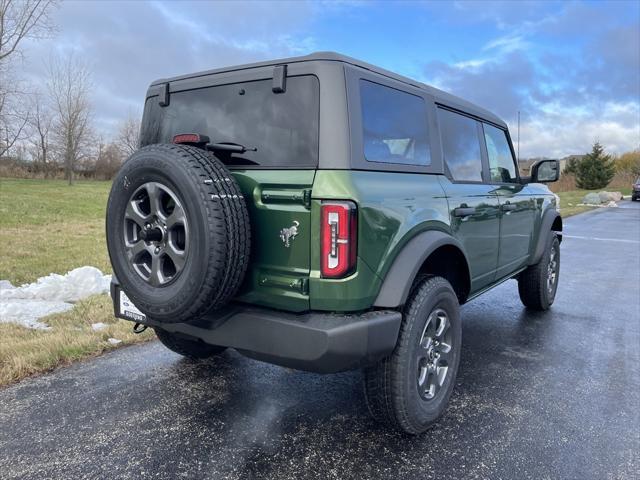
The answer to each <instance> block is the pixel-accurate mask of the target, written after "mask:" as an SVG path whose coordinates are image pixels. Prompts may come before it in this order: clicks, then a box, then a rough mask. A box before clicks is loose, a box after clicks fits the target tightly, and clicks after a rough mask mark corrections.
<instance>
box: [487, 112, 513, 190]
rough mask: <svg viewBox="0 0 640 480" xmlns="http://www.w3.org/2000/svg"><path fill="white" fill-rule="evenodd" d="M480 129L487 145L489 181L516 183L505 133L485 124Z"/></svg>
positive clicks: (511, 156)
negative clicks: (482, 130)
mask: <svg viewBox="0 0 640 480" xmlns="http://www.w3.org/2000/svg"><path fill="white" fill-rule="evenodd" d="M482 128H483V129H484V140H485V143H486V144H487V155H488V157H489V171H490V172H491V181H492V182H494V183H514V182H517V181H518V178H517V175H516V164H515V163H514V161H513V155H512V154H511V148H510V147H509V142H508V141H507V134H506V132H505V131H504V130H500V129H499V128H496V127H494V126H492V125H487V124H486V123H484V124H483V125H482Z"/></svg>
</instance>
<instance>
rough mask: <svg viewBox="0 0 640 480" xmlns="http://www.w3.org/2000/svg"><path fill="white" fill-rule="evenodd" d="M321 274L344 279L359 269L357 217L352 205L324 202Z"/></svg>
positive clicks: (321, 233) (321, 235)
mask: <svg viewBox="0 0 640 480" xmlns="http://www.w3.org/2000/svg"><path fill="white" fill-rule="evenodd" d="M320 217H321V221H322V224H321V228H320V256H321V258H320V273H321V274H322V276H323V277H324V278H342V277H346V276H347V275H349V274H350V273H352V272H353V271H354V269H355V267H356V255H357V247H358V245H357V243H358V215H357V210H356V206H355V204H354V203H353V202H346V201H345V202H324V203H323V204H322V207H321V215H320Z"/></svg>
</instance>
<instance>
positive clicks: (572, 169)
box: [562, 157, 580, 175]
mask: <svg viewBox="0 0 640 480" xmlns="http://www.w3.org/2000/svg"><path fill="white" fill-rule="evenodd" d="M579 163H580V159H578V158H576V157H573V158H570V159H569V160H568V161H567V165H566V166H565V167H564V170H563V171H562V173H564V174H573V175H575V174H576V172H577V171H578V164H579Z"/></svg>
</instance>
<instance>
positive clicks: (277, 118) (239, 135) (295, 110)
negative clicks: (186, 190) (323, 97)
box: [140, 75, 320, 168]
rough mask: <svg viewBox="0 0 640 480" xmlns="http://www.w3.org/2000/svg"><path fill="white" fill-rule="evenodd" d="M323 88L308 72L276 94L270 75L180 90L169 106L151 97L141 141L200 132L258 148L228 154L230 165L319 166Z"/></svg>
mask: <svg viewBox="0 0 640 480" xmlns="http://www.w3.org/2000/svg"><path fill="white" fill-rule="evenodd" d="M319 89H320V87H319V84H318V79H317V78H316V77H315V76H312V75H304V76H298V77H288V78H287V83H286V91H285V92H284V93H273V91H272V80H271V79H268V80H257V81H252V82H244V83H234V84H229V85H218V86H213V87H207V88H200V89H197V90H186V91H182V92H175V93H172V94H171V96H170V101H169V105H168V106H166V107H160V105H159V104H158V97H151V98H149V99H148V100H147V103H146V105H145V111H144V118H143V122H142V131H141V142H140V143H141V146H144V145H149V144H151V143H170V142H171V140H172V138H173V137H174V135H177V134H180V133H198V134H200V135H207V136H208V137H209V139H210V141H211V143H236V144H239V145H243V146H245V147H247V148H256V149H257V151H255V152H253V151H247V152H245V153H243V154H233V155H226V158H223V161H224V162H225V163H227V164H229V165H236V166H248V167H252V166H254V167H255V166H258V167H264V168H269V167H296V168H297V167H302V168H309V167H314V168H315V167H317V165H318V122H319V108H320V107H319V102H320V100H319ZM216 155H218V156H221V155H224V154H223V153H218V152H216Z"/></svg>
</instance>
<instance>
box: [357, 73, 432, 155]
mask: <svg viewBox="0 0 640 480" xmlns="http://www.w3.org/2000/svg"><path fill="white" fill-rule="evenodd" d="M360 108H361V113H362V140H363V150H364V157H365V159H366V160H367V161H369V162H381V163H395V164H405V165H421V166H426V165H430V164H431V156H430V151H429V141H428V132H427V107H426V104H425V101H424V99H423V98H421V97H418V96H416V95H412V94H410V93H407V92H403V91H400V90H396V89H394V88H390V87H385V86H384V85H380V84H377V83H374V82H370V81H368V80H363V79H361V80H360Z"/></svg>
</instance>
